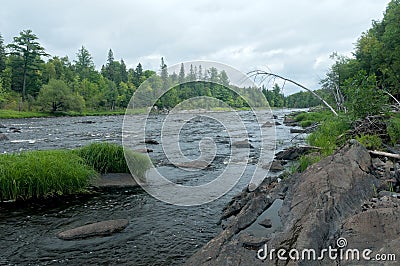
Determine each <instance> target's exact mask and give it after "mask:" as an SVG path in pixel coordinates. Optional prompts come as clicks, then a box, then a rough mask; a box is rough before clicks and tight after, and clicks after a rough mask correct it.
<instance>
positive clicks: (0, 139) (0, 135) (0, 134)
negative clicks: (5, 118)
mask: <svg viewBox="0 0 400 266" xmlns="http://www.w3.org/2000/svg"><path fill="white" fill-rule="evenodd" d="M5 140H8V137H7V136H6V135H5V134H3V133H0V141H5Z"/></svg>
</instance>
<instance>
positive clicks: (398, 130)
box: [387, 117, 400, 145]
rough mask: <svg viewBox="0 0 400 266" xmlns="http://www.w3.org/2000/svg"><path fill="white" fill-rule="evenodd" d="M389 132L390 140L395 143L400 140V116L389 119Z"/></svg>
mask: <svg viewBox="0 0 400 266" xmlns="http://www.w3.org/2000/svg"><path fill="white" fill-rule="evenodd" d="M387 132H388V134H389V137H390V142H391V143H392V144H393V145H395V144H396V143H399V142H400V118H399V117H394V118H392V119H390V120H389V122H388V125H387Z"/></svg>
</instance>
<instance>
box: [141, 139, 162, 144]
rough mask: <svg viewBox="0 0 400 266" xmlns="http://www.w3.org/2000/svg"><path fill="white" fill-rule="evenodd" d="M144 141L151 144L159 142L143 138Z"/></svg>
mask: <svg viewBox="0 0 400 266" xmlns="http://www.w3.org/2000/svg"><path fill="white" fill-rule="evenodd" d="M144 143H146V144H153V145H157V144H159V143H158V141H157V140H155V139H145V140H144Z"/></svg>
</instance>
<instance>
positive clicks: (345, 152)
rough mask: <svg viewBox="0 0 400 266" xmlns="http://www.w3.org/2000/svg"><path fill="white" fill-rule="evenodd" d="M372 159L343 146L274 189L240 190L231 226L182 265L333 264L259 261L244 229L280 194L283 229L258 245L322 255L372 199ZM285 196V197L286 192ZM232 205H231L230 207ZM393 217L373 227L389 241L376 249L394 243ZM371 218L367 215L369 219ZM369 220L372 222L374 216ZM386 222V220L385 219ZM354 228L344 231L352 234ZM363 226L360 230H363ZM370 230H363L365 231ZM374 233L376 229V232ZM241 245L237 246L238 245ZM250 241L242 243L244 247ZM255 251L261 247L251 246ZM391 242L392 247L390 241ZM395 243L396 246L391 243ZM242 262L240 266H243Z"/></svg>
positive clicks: (265, 186)
mask: <svg viewBox="0 0 400 266" xmlns="http://www.w3.org/2000/svg"><path fill="white" fill-rule="evenodd" d="M371 166H372V164H371V157H370V155H369V153H368V151H367V150H366V149H365V148H364V147H363V146H361V145H360V144H359V143H354V144H353V145H347V146H345V147H344V148H342V149H341V150H339V151H337V152H336V153H335V154H334V155H332V156H329V157H327V158H325V159H323V160H321V161H319V162H318V163H315V164H313V165H312V166H310V167H309V168H307V169H306V171H304V172H303V173H301V174H295V176H292V177H288V178H286V179H284V180H282V181H281V182H280V183H277V184H276V185H275V186H274V183H273V182H272V183H271V182H265V181H264V182H263V183H262V184H261V185H260V186H259V187H258V188H257V189H256V190H254V191H252V192H249V191H244V192H242V193H241V195H240V197H236V199H235V200H234V201H233V202H234V203H235V206H237V207H236V208H235V209H233V210H230V212H229V215H230V217H229V221H230V223H229V224H228V225H227V226H226V228H225V229H224V230H223V231H222V232H221V233H220V234H219V235H218V236H216V237H215V238H214V239H212V240H211V241H210V242H208V243H207V244H206V245H205V246H204V247H203V248H201V249H200V250H199V251H197V252H196V253H195V254H194V255H193V256H192V257H191V258H190V259H189V260H188V261H187V262H186V265H227V262H229V265H336V261H329V260H328V261H325V260H324V261H322V262H321V261H315V262H313V261H290V263H289V264H287V263H288V261H278V260H277V259H275V260H273V261H262V260H259V259H258V258H257V248H255V247H248V246H247V245H245V243H244V242H243V241H242V239H246V238H242V237H241V236H242V235H246V234H247V232H246V228H248V227H249V226H250V225H252V223H254V222H256V220H257V218H258V217H259V216H260V214H261V213H262V212H263V210H266V209H267V208H268V207H269V206H270V205H271V203H272V202H273V200H274V199H276V198H277V197H278V195H281V193H282V195H284V200H283V205H282V207H281V209H280V210H279V216H280V218H281V221H282V227H281V229H279V231H277V232H268V230H267V229H265V231H263V232H262V234H261V235H257V236H256V237H263V241H264V242H265V244H266V245H267V246H268V248H269V249H271V248H280V249H281V248H282V249H285V250H287V251H289V250H291V249H297V250H304V249H315V250H316V251H321V250H322V249H323V248H327V247H328V246H330V245H332V242H335V241H334V240H335V239H337V237H338V235H344V232H343V233H342V231H341V228H342V225H346V224H349V222H348V221H350V220H349V219H351V217H353V216H355V215H357V214H360V213H361V211H362V204H363V203H364V202H365V201H367V200H368V199H370V198H372V196H373V194H374V191H373V189H372V187H373V186H374V184H375V183H376V178H375V177H374V176H372V175H371V168H372V167H371ZM285 191H286V192H285ZM229 206H232V205H229ZM399 213H400V212H399V211H398V210H397V211H396V215H394V218H393V216H390V215H393V214H394V213H393V212H388V213H387V214H388V215H387V216H384V217H381V218H380V220H378V216H377V215H375V216H376V219H377V220H376V223H375V222H374V224H375V226H378V225H382V224H384V225H386V224H387V225H388V230H387V232H386V233H387V234H389V233H388V232H389V231H390V232H391V234H392V236H391V237H390V238H389V239H388V241H386V240H383V239H382V237H384V236H386V233H385V234H380V235H379V236H380V238H381V240H378V238H377V237H374V238H373V239H376V241H377V242H378V241H380V242H379V245H378V244H376V245H375V244H374V245H375V247H382V248H385V247H387V246H388V245H385V244H387V243H389V242H390V241H394V240H393V239H394V238H398V232H399V231H400V228H399V226H400V225H399V224H400V223H399V222H398V221H399V220H398V218H397V216H398V215H399ZM370 215H372V214H370ZM375 216H374V217H375ZM371 217H372V216H365V217H364V216H361V217H360V218H358V219H356V220H354V221H355V222H356V223H358V222H359V223H364V224H367V223H369V219H370V218H371ZM385 217H387V220H385V219H386V218H385ZM352 226H353V225H351V226H348V227H346V229H348V230H343V231H346V232H349V234H352V231H351V228H352ZM363 226H364V225H363ZM370 227H372V225H371V226H368V227H367V225H365V226H364V228H365V229H366V230H369V229H370ZM375 230H378V229H375ZM380 230H382V228H381V229H380ZM362 231H363V230H358V231H357V232H359V233H360V236H359V240H360V242H361V241H364V243H368V237H369V233H368V232H366V233H365V234H364V235H363V232H362ZM241 241H242V242H241ZM247 242H249V241H247V240H246V243H247ZM250 242H251V243H254V245H255V246H259V244H261V243H262V241H261V239H259V241H254V240H252V241H250ZM390 243H393V242H390ZM396 243H397V242H396ZM244 262H245V264H244Z"/></svg>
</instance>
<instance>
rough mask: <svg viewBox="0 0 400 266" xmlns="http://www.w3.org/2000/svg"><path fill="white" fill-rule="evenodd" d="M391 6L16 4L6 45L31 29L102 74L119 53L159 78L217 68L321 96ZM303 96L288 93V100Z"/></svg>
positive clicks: (337, 2)
mask: <svg viewBox="0 0 400 266" xmlns="http://www.w3.org/2000/svg"><path fill="white" fill-rule="evenodd" d="M388 3H389V0H346V1H345V0H302V1H299V0H298V1H294V0H290V1H289V0H278V1H272V0H264V1H262V0H259V1H252V0H247V1H243V0H242V1H236V0H231V1H229V0H224V1H216V0H205V1H202V0H197V1H184V0H168V1H167V0H165V1H161V0H160V1H154V0H153V1H151V0H150V1H146V0H140V1H138V0H125V1H123V0H113V1H109V0H108V1H106V0H101V1H100V0H97V1H96V0H93V1H89V0H64V1H61V0H58V1H56V0H34V1H32V0H26V1H20V0H8V1H2V2H1V9H0V33H1V34H2V35H3V37H4V40H5V42H6V43H9V42H11V41H12V37H14V36H17V35H18V34H19V32H20V31H21V30H24V29H31V30H33V32H34V33H35V34H36V35H37V36H38V37H39V41H40V43H41V44H42V45H43V46H44V47H45V48H46V50H47V52H48V53H50V54H51V55H58V56H65V55H68V57H69V58H70V60H71V61H72V60H73V59H75V54H76V52H77V50H78V49H79V48H80V47H81V46H82V45H83V46H85V47H86V48H87V49H88V50H89V51H90V53H91V54H92V56H93V59H94V62H95V64H96V66H97V68H100V67H101V65H102V64H104V63H105V61H106V59H107V53H108V49H110V48H111V49H112V50H113V52H114V57H115V59H118V60H119V59H121V58H123V59H124V61H125V62H126V64H127V65H128V67H135V66H136V65H137V64H138V62H141V63H142V65H143V67H144V68H145V69H152V70H158V68H159V65H160V58H161V56H164V58H165V60H166V63H167V64H168V65H173V64H177V63H180V62H182V61H190V60H213V61H218V62H221V63H225V64H228V65H231V66H233V67H235V68H237V69H238V70H240V71H242V72H245V73H247V72H248V71H251V70H255V69H263V70H265V69H270V70H271V71H272V72H275V73H277V74H281V75H284V76H287V77H289V78H292V79H295V80H297V81H299V82H301V83H303V84H304V85H306V86H309V87H310V88H313V89H314V88H318V86H319V85H318V82H319V80H320V79H321V78H323V77H324V75H325V73H326V71H327V69H328V68H329V66H330V65H331V64H332V61H331V60H330V59H329V55H330V54H332V52H334V51H337V52H339V53H341V54H346V55H350V54H351V51H352V50H353V48H354V43H355V42H356V40H357V39H358V37H359V36H360V34H361V33H362V32H364V31H366V30H367V29H368V28H370V26H371V22H372V20H381V19H382V17H383V12H384V11H385V8H386V6H387V4H388ZM295 90H296V89H295V88H293V87H286V88H285V94H290V93H292V92H293V91H295Z"/></svg>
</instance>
